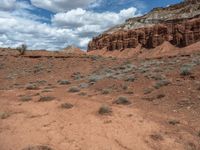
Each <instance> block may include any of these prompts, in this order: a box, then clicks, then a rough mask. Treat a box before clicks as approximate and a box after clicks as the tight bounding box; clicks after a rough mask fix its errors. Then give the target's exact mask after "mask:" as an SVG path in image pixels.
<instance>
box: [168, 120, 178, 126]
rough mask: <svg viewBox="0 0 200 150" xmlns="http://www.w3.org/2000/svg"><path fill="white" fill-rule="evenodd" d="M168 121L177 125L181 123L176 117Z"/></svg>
mask: <svg viewBox="0 0 200 150" xmlns="http://www.w3.org/2000/svg"><path fill="white" fill-rule="evenodd" d="M168 123H169V124H170V125H177V124H180V121H178V120H175V119H172V120H169V121H168Z"/></svg>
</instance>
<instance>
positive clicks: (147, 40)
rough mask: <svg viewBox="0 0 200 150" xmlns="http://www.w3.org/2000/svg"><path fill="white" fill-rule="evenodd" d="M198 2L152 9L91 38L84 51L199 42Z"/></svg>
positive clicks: (199, 20)
mask: <svg viewBox="0 0 200 150" xmlns="http://www.w3.org/2000/svg"><path fill="white" fill-rule="evenodd" d="M199 34H200V0H185V1H184V2H181V3H179V4H175V5H171V6H168V7H166V8H155V9H153V10H152V11H150V12H149V13H148V14H146V15H144V16H141V17H136V18H131V19H128V20H127V21H126V22H125V23H124V24H122V25H120V26H117V27H114V28H112V29H110V30H108V31H106V32H105V33H103V34H101V35H99V36H98V37H95V38H93V40H92V41H91V42H90V43H89V45H88V51H92V50H99V49H107V50H109V51H112V50H123V49H126V48H135V47H137V46H138V45H141V46H142V47H145V48H155V47H157V46H159V45H161V44H162V43H164V41H169V42H170V43H171V44H173V45H175V46H177V47H185V46H188V45H190V44H192V43H195V42H197V41H200V36H199Z"/></svg>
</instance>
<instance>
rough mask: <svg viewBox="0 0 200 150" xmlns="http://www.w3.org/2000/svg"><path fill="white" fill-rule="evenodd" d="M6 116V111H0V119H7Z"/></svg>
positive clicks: (7, 115) (8, 115) (7, 114)
mask: <svg viewBox="0 0 200 150" xmlns="http://www.w3.org/2000/svg"><path fill="white" fill-rule="evenodd" d="M8 117H10V114H9V113H8V112H0V119H7V118H8Z"/></svg>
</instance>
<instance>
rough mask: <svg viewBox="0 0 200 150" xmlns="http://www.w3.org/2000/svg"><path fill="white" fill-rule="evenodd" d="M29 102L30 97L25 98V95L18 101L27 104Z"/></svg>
mask: <svg viewBox="0 0 200 150" xmlns="http://www.w3.org/2000/svg"><path fill="white" fill-rule="evenodd" d="M31 100H32V98H31V96H27V95H24V96H22V97H21V98H20V101H22V102H28V101H31Z"/></svg>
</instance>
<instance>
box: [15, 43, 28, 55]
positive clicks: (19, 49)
mask: <svg viewBox="0 0 200 150" xmlns="http://www.w3.org/2000/svg"><path fill="white" fill-rule="evenodd" d="M26 50H27V45H26V44H22V45H21V46H19V47H17V51H18V52H19V54H20V55H24V54H25V52H26Z"/></svg>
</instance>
